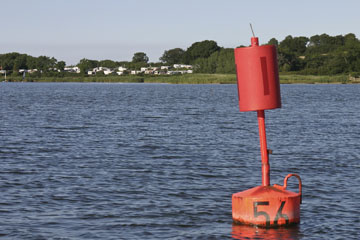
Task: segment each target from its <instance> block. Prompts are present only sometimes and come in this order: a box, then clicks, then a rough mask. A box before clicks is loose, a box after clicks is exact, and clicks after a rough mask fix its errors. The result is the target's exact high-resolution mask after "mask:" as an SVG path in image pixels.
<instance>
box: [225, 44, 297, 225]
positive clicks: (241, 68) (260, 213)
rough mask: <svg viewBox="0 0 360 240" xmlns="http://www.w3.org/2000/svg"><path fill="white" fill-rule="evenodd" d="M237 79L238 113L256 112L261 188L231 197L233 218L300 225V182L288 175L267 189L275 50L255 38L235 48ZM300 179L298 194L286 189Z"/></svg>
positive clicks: (276, 97)
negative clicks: (289, 182)
mask: <svg viewBox="0 0 360 240" xmlns="http://www.w3.org/2000/svg"><path fill="white" fill-rule="evenodd" d="M235 64H236V71H237V73H236V76H237V84H238V94H239V107H240V111H242V112H243V111H257V116H258V124H259V136H260V150H261V162H262V186H258V187H254V188H252V189H249V190H246V191H243V192H239V193H235V194H233V195H232V217H233V220H234V222H236V223H242V224H251V225H259V226H264V227H276V226H284V225H290V224H294V223H299V222H300V203H301V179H300V177H299V176H298V175H296V174H289V175H288V176H286V178H285V180H284V186H279V185H274V186H270V165H269V150H268V149H267V143H266V128H265V112H264V110H266V109H274V108H280V107H281V96H280V83H279V73H278V67H277V56H276V48H275V47H274V46H272V45H265V46H259V40H258V38H256V37H253V38H251V46H250V47H244V48H236V49H235ZM291 176H295V177H296V178H298V180H299V192H298V193H294V192H290V191H288V190H286V187H287V180H288V178H289V177H291Z"/></svg>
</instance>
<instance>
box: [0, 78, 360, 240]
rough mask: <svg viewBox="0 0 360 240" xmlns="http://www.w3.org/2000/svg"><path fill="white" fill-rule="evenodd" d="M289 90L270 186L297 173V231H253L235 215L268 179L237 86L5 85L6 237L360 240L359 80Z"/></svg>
mask: <svg viewBox="0 0 360 240" xmlns="http://www.w3.org/2000/svg"><path fill="white" fill-rule="evenodd" d="M281 92H282V103H283V107H282V108H281V109H276V110H269V111H266V123H267V138H268V147H269V148H270V149H272V150H273V151H274V154H272V155H270V165H271V183H272V184H274V183H277V184H282V182H283V178H284V177H285V176H286V175H287V174H288V173H298V174H300V176H301V177H302V180H303V204H302V205H301V223H300V224H299V225H298V226H296V227H293V228H280V229H258V228H253V227H246V226H237V225H233V224H232V219H231V195H232V194H233V193H236V192H240V191H243V190H246V189H248V188H252V187H254V186H257V185H260V184H261V167H260V164H261V160H260V150H259V139H258V130H257V120H256V113H253V112H246V113H240V112H239V111H238V103H237V90H236V86H235V85H166V84H163V85H161V84H87V83H81V84H80V83H0V163H1V168H0V192H1V195H0V196H1V197H0V236H1V239H231V238H234V239H253V238H256V239H359V238H360V236H359V231H360V204H359V203H360V181H359V180H360V179H359V175H360V120H359V118H360V114H359V112H360V85H281ZM290 189H291V190H293V191H297V184H296V179H294V180H292V179H290Z"/></svg>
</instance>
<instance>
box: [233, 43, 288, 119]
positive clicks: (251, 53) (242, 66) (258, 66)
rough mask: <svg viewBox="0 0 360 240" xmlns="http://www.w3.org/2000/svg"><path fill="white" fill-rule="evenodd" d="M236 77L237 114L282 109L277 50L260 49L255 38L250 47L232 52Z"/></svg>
mask: <svg viewBox="0 0 360 240" xmlns="http://www.w3.org/2000/svg"><path fill="white" fill-rule="evenodd" d="M235 64H236V76H237V83H238V93H239V106H240V111H244V112H245V111H257V110H266V109H274V108H280V107H281V96H280V83H279V73H278V65H277V55H276V48H275V46H273V45H264V46H259V40H258V38H257V37H252V38H251V46H250V47H243V48H236V49H235Z"/></svg>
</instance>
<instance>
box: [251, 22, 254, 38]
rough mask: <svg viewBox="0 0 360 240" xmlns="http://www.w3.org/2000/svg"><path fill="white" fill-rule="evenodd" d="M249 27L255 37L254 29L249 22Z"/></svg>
mask: <svg viewBox="0 0 360 240" xmlns="http://www.w3.org/2000/svg"><path fill="white" fill-rule="evenodd" d="M250 28H251V32H252V34H253V37H255V33H254V29H253V27H252V25H251V23H250Z"/></svg>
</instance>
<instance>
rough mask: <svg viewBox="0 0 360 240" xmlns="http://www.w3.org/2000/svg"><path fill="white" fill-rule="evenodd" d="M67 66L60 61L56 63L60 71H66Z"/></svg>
mask: <svg viewBox="0 0 360 240" xmlns="http://www.w3.org/2000/svg"><path fill="white" fill-rule="evenodd" d="M65 66H66V64H65V62H64V61H59V62H57V63H56V68H57V69H59V70H60V71H64V68H65Z"/></svg>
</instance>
